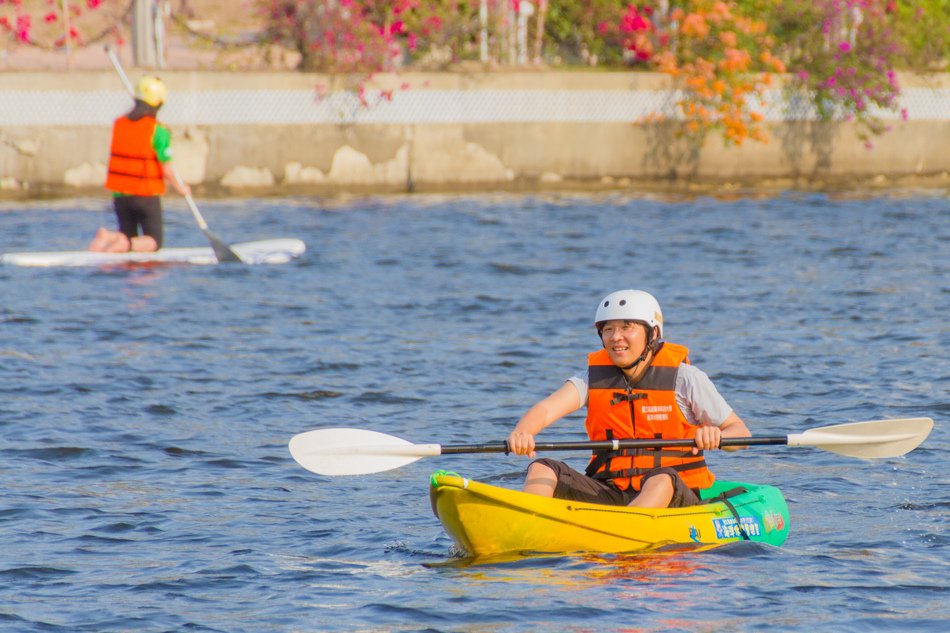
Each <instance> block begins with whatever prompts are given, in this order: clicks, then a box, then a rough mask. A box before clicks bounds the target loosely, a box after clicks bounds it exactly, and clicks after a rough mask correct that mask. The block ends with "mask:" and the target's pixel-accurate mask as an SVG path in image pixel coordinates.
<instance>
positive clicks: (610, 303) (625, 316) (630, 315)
mask: <svg viewBox="0 0 950 633" xmlns="http://www.w3.org/2000/svg"><path fill="white" fill-rule="evenodd" d="M614 319H622V320H624V321H640V322H641V323H645V324H646V325H647V327H649V328H650V329H651V330H652V329H653V328H654V326H656V327H659V329H660V331H659V335H660V338H662V337H663V312H662V311H660V304H659V302H657V300H656V299H655V298H654V297H653V295H651V294H650V293H649V292H644V291H642V290H618V291H617V292H611V293H610V294H609V295H607V296H606V297H604V298H603V300H602V301H601V302H600V305H598V306H597V314H596V315H594V327H596V328H597V330H598V331H600V324H601V323H603V322H604V321H612V320H614Z"/></svg>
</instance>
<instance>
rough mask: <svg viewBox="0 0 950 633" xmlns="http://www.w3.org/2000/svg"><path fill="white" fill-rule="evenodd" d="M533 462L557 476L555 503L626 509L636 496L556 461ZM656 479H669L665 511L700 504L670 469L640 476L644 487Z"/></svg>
mask: <svg viewBox="0 0 950 633" xmlns="http://www.w3.org/2000/svg"><path fill="white" fill-rule="evenodd" d="M535 461H536V462H538V463H541V464H544V465H545V466H547V467H548V468H550V469H551V470H553V471H554V473H555V474H556V475H557V487H556V488H555V489H554V496H555V497H556V498H558V499H567V500H569V501H584V502H587V503H603V504H606V505H612V506H626V505H630V502H631V501H633V500H634V499H635V498H636V497H637V494H638V492H637V491H636V490H633V489H632V488H628V489H627V490H620V489H619V488H617V486H615V485H614V484H613V482H610V481H602V480H600V479H594V478H593V477H588V476H587V475H585V474H584V473H580V472H578V471H576V470H574V469H573V468H571V467H570V466H568V465H567V464H565V463H564V462H559V461H557V460H556V459H538V460H535ZM657 475H669V476H670V477H671V478H672V479H673V499H672V500H671V501H670V505H669V506H668V507H670V508H685V507H687V506H695V505H699V504H701V503H702V501H700V499H699V495H698V494H697V493H696V491H694V490H693V489H692V488H690V487H689V486H687V485H686V482H685V481H683V478H682V477H680V476H679V474H678V473H677V472H676V471H675V470H673V469H672V468H654V469H653V470H650V471H649V472H647V473H646V474H645V475H644V476H643V482H644V483H645V482H646V480H647V479H649V478H650V477H656V476H657ZM641 487H642V483H641Z"/></svg>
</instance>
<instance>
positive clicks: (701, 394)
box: [567, 364, 732, 426]
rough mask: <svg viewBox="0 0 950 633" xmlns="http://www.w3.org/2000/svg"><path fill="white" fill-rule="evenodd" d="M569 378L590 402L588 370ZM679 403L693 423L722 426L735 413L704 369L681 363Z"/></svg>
mask: <svg viewBox="0 0 950 633" xmlns="http://www.w3.org/2000/svg"><path fill="white" fill-rule="evenodd" d="M567 381H568V382H569V383H571V384H573V385H574V386H575V387H576V388H577V393H578V395H579V396H580V400H581V406H585V407H586V406H587V389H588V382H587V370H586V369H585V370H584V371H583V372H581V373H579V374H577V375H575V376H571V377H570V378H568V379H567ZM674 389H675V392H676V404H678V405H679V408H680V411H682V412H683V415H684V416H685V417H686V419H687V420H689V422H690V424H695V425H696V426H701V425H703V424H711V425H712V426H720V425H721V424H722V423H723V422H725V421H726V418H728V417H729V414H730V413H732V407H730V406H729V405H728V404H726V401H725V399H723V397H722V396H721V395H719V392H718V391H717V390H716V387H715V385H713V384H712V381H711V380H710V379H709V376H707V375H706V372H704V371H703V370H701V369H698V368H696V367H694V366H693V365H686V364H683V365H680V366H679V371H678V372H677V373H676V386H675V388H674Z"/></svg>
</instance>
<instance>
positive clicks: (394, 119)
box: [0, 71, 950, 197]
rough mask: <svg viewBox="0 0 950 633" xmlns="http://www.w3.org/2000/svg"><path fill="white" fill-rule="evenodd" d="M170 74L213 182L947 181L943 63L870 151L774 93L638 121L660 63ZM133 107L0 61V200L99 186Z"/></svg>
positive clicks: (416, 185) (646, 184)
mask: <svg viewBox="0 0 950 633" xmlns="http://www.w3.org/2000/svg"><path fill="white" fill-rule="evenodd" d="M132 76H133V79H134V78H135V77H137V73H135V72H133V73H132ZM162 78H163V79H164V80H165V82H166V83H167V84H168V86H169V89H170V93H171V96H170V98H169V102H168V104H167V105H166V106H165V108H163V110H162V112H161V114H160V118H161V119H162V120H163V121H164V122H165V123H166V124H168V125H169V126H170V127H171V128H172V132H173V135H174V145H173V147H174V151H175V161H176V165H177V166H178V170H179V172H180V173H181V174H182V176H183V177H184V178H185V180H187V181H188V182H190V183H191V184H192V185H193V186H195V187H196V191H197V192H199V193H202V194H203V195H209V194H210V195H217V194H227V195H235V194H237V195H270V194H273V193H306V192H317V193H332V192H337V191H354V190H356V191H407V190H415V191H420V190H421V191H426V190H456V189H481V188H484V189H489V188H490V189H545V188H577V187H591V188H602V187H631V188H637V189H670V188H673V189H684V188H693V189H699V190H703V189H705V190H729V189H743V188H749V187H754V188H775V189H784V188H790V187H798V188H829V187H846V188H854V187H863V186H876V185H880V186H902V185H908V184H911V185H925V186H948V185H950V152H947V150H946V148H947V147H948V146H950V79H948V77H947V76H946V75H941V76H936V77H925V78H917V77H902V78H901V82H902V86H903V94H902V107H904V108H906V110H907V115H908V116H907V120H906V121H904V120H901V118H899V117H896V116H894V115H892V114H890V113H885V114H886V116H887V117H889V120H888V123H889V124H890V125H891V126H892V129H891V131H890V132H889V133H887V134H885V135H884V136H882V137H879V138H876V139H874V140H873V147H872V148H871V149H868V148H867V147H866V146H865V143H864V142H863V141H861V140H860V139H858V138H857V135H856V133H855V127H854V124H853V123H848V122H835V123H822V122H819V121H817V120H816V119H815V117H814V114H813V113H812V112H810V110H809V109H808V108H807V107H806V106H802V105H799V106H798V108H797V109H795V108H792V109H789V108H788V107H787V105H788V104H786V103H785V102H784V101H783V98H782V95H781V93H780V92H778V91H776V92H775V93H773V94H771V95H769V98H768V105H766V106H764V107H763V108H762V112H763V114H764V115H765V117H766V121H767V123H768V128H769V133H770V137H771V139H770V142H769V143H768V144H765V145H763V144H759V143H755V142H751V141H748V142H746V143H745V144H744V145H743V146H742V147H739V148H736V147H724V146H723V144H722V142H721V140H720V139H719V138H718V137H715V138H711V139H709V140H708V141H707V142H706V144H705V145H704V146H703V147H702V148H695V147H691V146H690V145H689V144H688V143H686V142H685V141H683V140H682V139H679V138H677V136H676V135H675V134H674V130H673V128H672V126H671V125H669V124H642V123H639V124H638V123H637V122H638V121H642V120H643V119H644V117H647V116H649V115H650V114H651V113H655V112H658V111H659V112H664V111H666V112H670V111H671V107H672V104H673V103H674V101H675V95H672V94H671V93H670V90H669V85H668V83H667V79H666V78H665V77H664V76H661V75H654V74H649V73H588V72H578V73H561V72H551V73H506V74H470V75H467V74H413V73H410V74H405V75H400V76H381V77H378V78H376V79H374V81H373V83H372V84H370V85H368V86H367V88H368V89H367V90H366V92H365V93H364V99H365V101H366V103H365V104H364V103H360V101H359V99H358V98H357V96H356V93H355V92H353V91H346V90H344V89H345V88H347V85H346V79H345V78H329V77H324V76H319V75H305V74H299V73H205V72H182V71H179V72H167V73H162ZM388 91H391V94H390V93H389V92H388ZM128 107H129V98H128V95H127V94H125V93H124V92H123V91H122V87H121V84H120V83H119V81H118V79H117V78H116V76H115V74H114V73H112V72H107V71H89V72H74V73H70V74H57V73H0V197H36V196H76V195H84V194H86V193H89V192H99V193H101V183H102V182H103V181H104V179H105V164H106V161H107V158H108V144H109V135H110V129H111V121H112V119H113V118H114V117H115V116H118V115H119V114H121V113H123V112H124V111H126V110H127V109H128Z"/></svg>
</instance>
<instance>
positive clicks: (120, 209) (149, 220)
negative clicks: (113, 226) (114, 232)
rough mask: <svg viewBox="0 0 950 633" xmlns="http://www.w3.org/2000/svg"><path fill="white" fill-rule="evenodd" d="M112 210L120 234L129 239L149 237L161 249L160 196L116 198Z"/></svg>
mask: <svg viewBox="0 0 950 633" xmlns="http://www.w3.org/2000/svg"><path fill="white" fill-rule="evenodd" d="M113 208H114V209H115V217H116V220H117V222H118V225H119V232H120V233H125V235H126V236H127V237H128V238H130V239H131V238H133V237H136V236H137V235H150V236H151V237H152V238H153V239H154V240H155V243H156V244H158V247H159V248H161V247H162V238H163V235H162V198H161V196H116V197H115V198H113ZM140 228H141V232H140V231H139V229H140Z"/></svg>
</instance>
